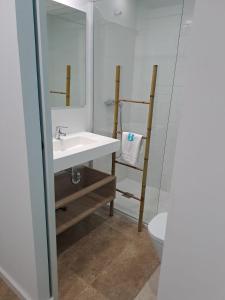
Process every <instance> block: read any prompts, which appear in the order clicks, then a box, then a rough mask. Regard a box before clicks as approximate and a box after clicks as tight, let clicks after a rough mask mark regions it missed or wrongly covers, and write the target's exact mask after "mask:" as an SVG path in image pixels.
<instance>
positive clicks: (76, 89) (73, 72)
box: [47, 0, 86, 107]
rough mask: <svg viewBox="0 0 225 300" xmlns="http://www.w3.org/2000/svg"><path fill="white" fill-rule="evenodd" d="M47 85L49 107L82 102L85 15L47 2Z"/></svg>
mask: <svg viewBox="0 0 225 300" xmlns="http://www.w3.org/2000/svg"><path fill="white" fill-rule="evenodd" d="M47 3H48V7H47V25H48V82H49V101H50V105H51V107H65V106H66V107H83V106H84V105H85V103H86V99H85V92H86V90H85V89H86V88H85V86H86V82H85V81H86V75H85V69H86V67H85V60H86V55H85V52H86V51H85V50H86V49H85V48H86V14H85V13H84V12H82V11H79V10H76V9H74V8H72V7H68V6H65V5H62V4H60V3H58V2H55V1H51V0H48V2H47Z"/></svg>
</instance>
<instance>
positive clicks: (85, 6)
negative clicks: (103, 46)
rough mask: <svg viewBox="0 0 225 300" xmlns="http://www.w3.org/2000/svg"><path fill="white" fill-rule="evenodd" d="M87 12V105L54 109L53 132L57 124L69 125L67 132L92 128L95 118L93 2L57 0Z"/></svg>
mask: <svg viewBox="0 0 225 300" xmlns="http://www.w3.org/2000/svg"><path fill="white" fill-rule="evenodd" d="M56 2H59V3H62V4H65V5H68V6H71V7H73V8H75V9H79V10H81V11H84V12H86V13H87V36H86V51H87V52H86V105H85V107H83V108H55V109H52V134H53V135H54V133H55V127H56V126H57V125H64V126H68V127H69V128H68V130H67V132H68V133H70V132H78V131H85V130H91V129H92V120H93V116H92V114H93V4H92V3H90V2H88V1H82V0H80V1H79V0H59V1H56Z"/></svg>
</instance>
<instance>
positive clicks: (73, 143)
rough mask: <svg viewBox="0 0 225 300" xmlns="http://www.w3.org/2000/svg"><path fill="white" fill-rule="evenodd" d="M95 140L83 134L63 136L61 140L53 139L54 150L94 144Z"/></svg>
mask: <svg viewBox="0 0 225 300" xmlns="http://www.w3.org/2000/svg"><path fill="white" fill-rule="evenodd" d="M94 143H95V141H94V140H93V139H90V138H88V137H83V136H82V135H81V136H68V137H67V138H62V139H61V140H56V139H54V140H53V151H54V152H57V151H66V150H69V149H71V148H78V147H85V146H88V145H91V144H94Z"/></svg>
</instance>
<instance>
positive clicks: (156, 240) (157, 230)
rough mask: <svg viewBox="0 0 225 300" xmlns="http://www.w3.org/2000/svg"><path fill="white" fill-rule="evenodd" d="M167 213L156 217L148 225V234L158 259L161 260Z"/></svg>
mask: <svg viewBox="0 0 225 300" xmlns="http://www.w3.org/2000/svg"><path fill="white" fill-rule="evenodd" d="M167 216H168V213H167V212H163V213H160V214H158V215H156V216H155V217H154V218H153V219H152V220H151V222H150V223H149V224H148V232H149V234H150V236H151V238H152V241H153V244H154V247H155V249H156V251H157V254H158V256H159V259H160V260H161V259H162V252H163V245H164V240H165V235H166V224H167Z"/></svg>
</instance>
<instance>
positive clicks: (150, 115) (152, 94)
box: [110, 65, 158, 232]
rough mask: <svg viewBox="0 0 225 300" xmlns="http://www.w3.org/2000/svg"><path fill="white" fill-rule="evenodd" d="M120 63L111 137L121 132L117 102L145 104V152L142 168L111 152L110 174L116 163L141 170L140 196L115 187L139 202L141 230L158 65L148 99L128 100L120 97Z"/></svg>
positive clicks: (140, 227) (111, 213) (139, 226)
mask: <svg viewBox="0 0 225 300" xmlns="http://www.w3.org/2000/svg"><path fill="white" fill-rule="evenodd" d="M120 69H121V68H120V65H117V66H116V78H115V107H114V127H113V134H112V137H113V138H115V139H116V138H117V135H118V134H122V132H120V131H118V114H119V104H120V102H126V103H132V104H145V105H148V106H149V108H148V119H147V130H146V136H145V137H143V138H144V139H145V154H144V165H143V169H142V168H138V167H136V166H132V165H129V164H126V163H123V162H120V161H118V160H117V159H116V153H113V154H112V175H115V173H116V164H120V165H123V166H126V167H129V168H132V169H135V170H138V171H141V172H142V187H141V196H140V197H137V196H135V195H133V194H131V193H129V192H126V191H122V190H120V189H116V190H117V191H118V192H120V193H122V194H123V196H125V197H127V198H133V199H136V200H137V201H139V202H140V209H139V219H138V231H139V232H140V231H141V230H142V225H143V213H144V204H145V191H146V182H147V175H148V161H149V151H150V139H151V130H152V119H153V109H154V99H155V90H156V80H157V72H158V65H154V66H153V70H152V79H151V88H150V99H149V101H140V100H130V99H120ZM113 208H114V202H113V201H112V202H111V203H110V215H111V216H112V215H113Z"/></svg>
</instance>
